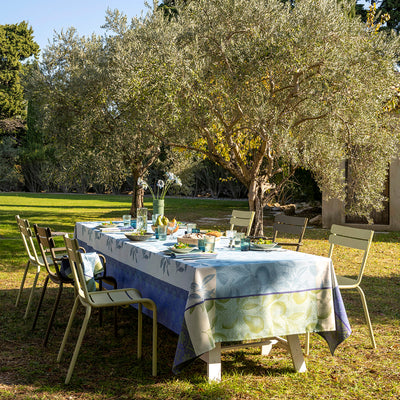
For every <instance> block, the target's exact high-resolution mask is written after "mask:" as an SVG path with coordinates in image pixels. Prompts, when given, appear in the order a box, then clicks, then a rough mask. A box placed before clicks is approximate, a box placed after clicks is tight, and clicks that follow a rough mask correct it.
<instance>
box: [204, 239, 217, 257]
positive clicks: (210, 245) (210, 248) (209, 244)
mask: <svg viewBox="0 0 400 400" xmlns="http://www.w3.org/2000/svg"><path fill="white" fill-rule="evenodd" d="M205 240H206V243H205V251H206V252H210V253H213V252H214V249H215V236H206V239H205Z"/></svg>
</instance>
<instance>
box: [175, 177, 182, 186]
mask: <svg viewBox="0 0 400 400" xmlns="http://www.w3.org/2000/svg"><path fill="white" fill-rule="evenodd" d="M175 184H176V185H178V186H182V181H181V179H180V178H179V177H178V176H175Z"/></svg>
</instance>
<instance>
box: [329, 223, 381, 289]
mask: <svg viewBox="0 0 400 400" xmlns="http://www.w3.org/2000/svg"><path fill="white" fill-rule="evenodd" d="M373 236H374V231H372V230H369V229H359V228H353V227H350V226H342V225H335V224H333V225H332V226H331V234H330V235H329V243H330V247H329V254H328V257H332V253H333V248H334V247H335V245H338V246H343V247H349V248H351V249H359V250H362V251H364V255H363V259H362V262H361V267H360V270H359V273H358V278H357V284H360V282H361V279H362V276H363V273H364V268H365V265H366V263H367V257H368V253H369V249H370V247H371V243H372V238H373Z"/></svg>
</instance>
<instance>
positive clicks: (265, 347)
mask: <svg viewBox="0 0 400 400" xmlns="http://www.w3.org/2000/svg"><path fill="white" fill-rule="evenodd" d="M277 343H278V340H276V339H275V340H274V339H271V340H269V342H267V343H265V344H263V345H262V346H261V355H262V356H267V355H269V353H270V352H271V350H272V346H273V345H274V344H277Z"/></svg>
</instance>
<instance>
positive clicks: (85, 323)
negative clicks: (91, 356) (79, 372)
mask: <svg viewBox="0 0 400 400" xmlns="http://www.w3.org/2000/svg"><path fill="white" fill-rule="evenodd" d="M91 312H92V307H90V306H88V307H86V314H85V319H84V320H83V324H82V328H81V331H80V332H79V337H78V341H77V342H76V346H75V350H74V354H73V356H72V360H71V363H70V364H69V368H68V372H67V377H66V378H65V384H66V385H67V384H68V383H69V381H70V380H71V376H72V372H73V371H74V368H75V363H76V359H77V358H78V354H79V350H80V349H81V345H82V341H83V337H84V336H85V333H86V328H87V326H88V322H89V318H90V314H91Z"/></svg>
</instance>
